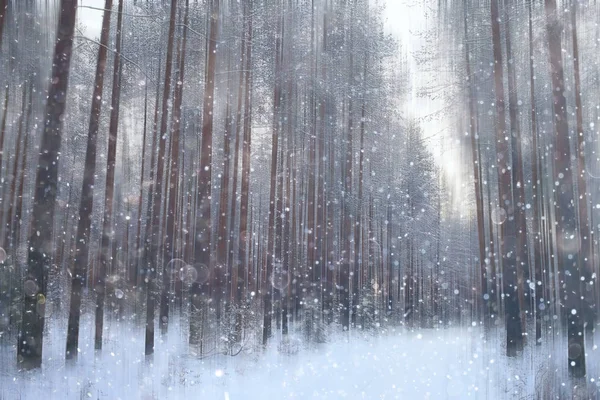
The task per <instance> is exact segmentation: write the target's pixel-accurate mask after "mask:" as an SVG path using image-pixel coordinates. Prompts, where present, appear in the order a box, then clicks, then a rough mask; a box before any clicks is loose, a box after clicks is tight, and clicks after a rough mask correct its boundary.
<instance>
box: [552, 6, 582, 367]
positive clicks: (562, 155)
mask: <svg viewBox="0 0 600 400" xmlns="http://www.w3.org/2000/svg"><path fill="white" fill-rule="evenodd" d="M545 9H546V23H547V29H548V50H549V55H550V72H551V76H552V94H553V104H554V134H555V151H554V165H555V171H554V172H555V176H554V181H556V182H559V185H558V186H557V187H556V191H555V193H554V197H555V212H556V225H555V226H554V229H556V231H555V235H556V241H557V255H558V268H559V274H561V275H562V276H561V278H562V280H563V282H564V286H563V288H564V289H563V291H562V296H564V303H563V304H564V309H565V312H566V314H567V336H568V355H569V360H568V363H569V365H568V368H569V374H570V375H571V376H573V377H577V378H582V377H584V376H585V371H586V367H585V347H584V335H582V334H581V332H583V331H584V315H583V314H584V313H583V308H582V304H581V300H580V295H581V291H580V280H579V279H580V276H582V274H581V272H582V271H581V261H582V259H581V258H582V257H580V255H579V251H578V249H579V248H580V244H581V243H580V235H579V232H578V227H577V214H576V210H575V202H574V200H575V199H574V194H573V193H574V183H575V182H574V177H573V172H572V169H571V151H570V144H569V125H568V120H567V118H568V114H567V99H566V97H565V95H564V93H565V81H564V71H563V60H562V45H561V35H562V26H561V24H560V21H559V19H558V15H557V9H556V0H545Z"/></svg>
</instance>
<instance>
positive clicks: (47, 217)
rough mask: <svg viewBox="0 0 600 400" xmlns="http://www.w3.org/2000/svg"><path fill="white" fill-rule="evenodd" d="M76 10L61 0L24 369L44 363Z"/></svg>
mask: <svg viewBox="0 0 600 400" xmlns="http://www.w3.org/2000/svg"><path fill="white" fill-rule="evenodd" d="M76 14H77V1H76V0H61V2H60V13H59V17H58V30H57V37H56V41H55V47H54V56H53V64H52V65H53V67H52V74H51V84H50V88H49V90H48V100H47V102H46V112H45V118H44V130H43V132H42V139H41V144H40V151H39V154H40V156H39V161H38V166H37V172H36V180H35V182H36V183H35V194H34V199H33V211H32V218H31V221H32V224H31V236H30V239H29V252H28V268H27V280H26V281H25V285H26V287H28V288H30V289H31V290H28V291H26V292H25V296H24V299H23V322H22V325H21V330H20V334H19V339H18V344H17V356H18V360H19V364H20V366H21V367H23V368H25V369H31V368H38V367H40V366H41V364H42V349H43V343H42V340H43V331H44V316H43V315H42V314H41V313H40V310H41V308H40V307H38V302H45V296H46V278H47V270H48V268H49V267H50V264H51V260H52V258H53V256H54V250H53V248H52V247H51V246H50V245H49V241H48V238H51V237H52V236H53V230H54V229H53V224H54V206H55V203H56V194H57V189H58V162H57V161H58V160H59V159H60V145H61V138H62V127H63V126H62V125H63V124H62V117H63V114H64V111H65V106H66V97H67V88H68V82H69V72H70V65H71V52H72V49H73V32H74V30H75V22H76ZM29 282H31V283H29Z"/></svg>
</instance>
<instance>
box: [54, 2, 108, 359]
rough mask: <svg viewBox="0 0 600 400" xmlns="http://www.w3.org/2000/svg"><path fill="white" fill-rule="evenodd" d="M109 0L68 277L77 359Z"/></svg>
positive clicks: (71, 339)
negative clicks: (70, 270) (69, 278)
mask: <svg viewBox="0 0 600 400" xmlns="http://www.w3.org/2000/svg"><path fill="white" fill-rule="evenodd" d="M111 9H112V0H106V1H105V3H104V16H103V18H102V31H101V33H100V46H99V48H98V63H97V65H96V78H95V81H94V92H93V94H92V109H91V113H90V126H89V130H88V139H87V148H86V152H85V165H84V170H83V184H82V187H81V200H80V203H79V221H78V224H77V234H76V238H75V243H76V244H75V245H76V249H75V263H74V266H73V274H72V280H71V303H70V309H69V323H68V328H67V348H66V353H65V356H66V358H67V359H77V356H78V352H79V350H78V347H79V346H78V343H79V318H80V315H81V290H82V288H83V285H84V283H85V280H86V277H87V265H88V255H89V251H90V227H91V224H92V208H93V205H94V182H95V176H96V148H97V141H98V129H99V125H100V112H101V110H102V93H103V90H104V72H105V70H106V55H107V45H108V36H109V33H110V16H111Z"/></svg>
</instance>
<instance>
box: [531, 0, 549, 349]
mask: <svg viewBox="0 0 600 400" xmlns="http://www.w3.org/2000/svg"><path fill="white" fill-rule="evenodd" d="M532 3H533V2H532V1H530V2H529V3H528V11H529V21H528V22H529V25H528V28H529V77H530V80H529V83H530V86H529V87H530V97H531V138H532V142H531V143H532V144H531V165H532V168H531V181H532V182H533V187H532V191H533V196H532V197H533V201H532V203H533V229H534V237H533V258H534V259H533V262H534V275H535V288H536V289H535V298H534V302H533V305H534V313H535V343H536V345H541V344H542V313H541V310H540V309H539V305H538V303H539V301H538V299H540V298H544V299H545V296H544V295H543V286H541V285H540V282H543V278H542V252H541V241H542V236H541V221H540V203H541V201H542V198H543V196H542V195H541V193H542V192H541V191H540V177H539V168H538V167H539V156H538V145H539V144H538V127H537V109H536V104H535V79H534V78H535V70H534V46H533V16H532ZM542 285H543V284H542ZM540 293H541V295H540Z"/></svg>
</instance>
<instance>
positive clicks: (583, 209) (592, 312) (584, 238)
mask: <svg viewBox="0 0 600 400" xmlns="http://www.w3.org/2000/svg"><path fill="white" fill-rule="evenodd" d="M577 2H578V0H572V1H571V13H570V14H571V36H572V38H573V71H574V75H575V88H574V89H575V116H576V121H577V122H576V123H577V135H576V136H577V145H576V146H575V157H576V158H577V169H578V174H577V193H578V194H579V196H578V197H577V198H578V203H577V206H578V210H579V230H580V232H579V235H580V238H581V239H580V240H581V258H580V262H581V274H582V278H584V281H583V282H584V284H585V285H588V287H590V286H591V287H595V283H596V277H595V275H593V271H594V263H593V259H592V257H593V251H592V243H593V241H592V238H591V235H592V232H591V229H590V220H589V217H588V203H589V199H588V195H589V194H588V190H587V181H586V174H587V171H586V169H585V135H584V130H583V106H582V104H581V77H580V74H579V44H578V42H577ZM588 293H589V294H588V295H587V296H586V298H585V299H584V300H585V301H584V302H583V305H584V306H585V307H584V311H583V312H584V315H583V316H582V318H584V319H585V322H586V323H585V326H586V336H588V337H589V338H593V335H594V327H595V321H596V314H597V308H596V304H595V303H596V302H595V297H594V295H593V291H589V292H588Z"/></svg>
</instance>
